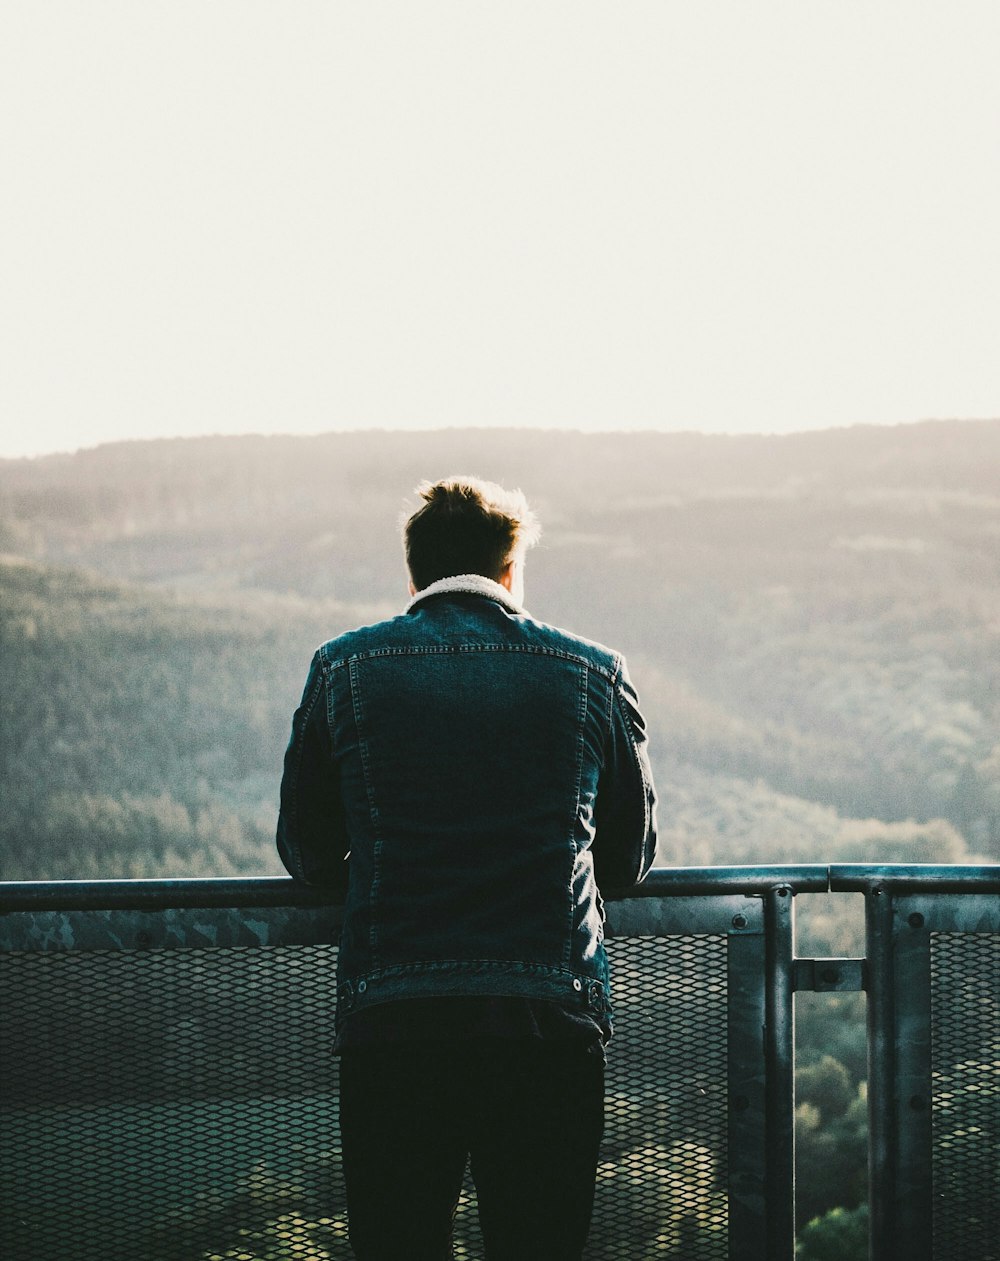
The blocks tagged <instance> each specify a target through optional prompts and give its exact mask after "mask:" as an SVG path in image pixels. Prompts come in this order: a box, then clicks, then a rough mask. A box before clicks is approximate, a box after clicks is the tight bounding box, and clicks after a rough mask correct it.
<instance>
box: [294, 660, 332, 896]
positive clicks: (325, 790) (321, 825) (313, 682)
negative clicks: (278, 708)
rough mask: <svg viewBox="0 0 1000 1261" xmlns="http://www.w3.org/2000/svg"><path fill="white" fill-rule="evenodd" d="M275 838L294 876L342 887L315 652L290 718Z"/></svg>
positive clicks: (327, 730) (322, 687)
mask: <svg viewBox="0 0 1000 1261" xmlns="http://www.w3.org/2000/svg"><path fill="white" fill-rule="evenodd" d="M277 841H278V854H279V855H280V857H281V861H282V862H283V863H284V864H285V867H286V868H287V870H288V872H289V873H290V874H291V875H292V876H293V877H294V878H295V879H296V880H301V881H302V882H303V883H305V884H315V885H324V886H326V887H329V888H332V889H334V890H337V891H340V892H344V891H346V889H347V858H348V844H349V842H348V838H347V827H346V820H345V816H344V806H343V801H342V799H341V796H340V784H339V780H338V775H337V768H336V765H335V763H334V760H333V741H332V739H331V737H330V725H329V722H328V720H327V686H326V679H325V676H324V674H323V666H322V661H321V659H320V655H319V653H318V652H317V653H316V655H315V656H314V657H313V660H312V665H311V666H310V668H309V677H308V678H307V679H306V686H305V691H304V692H303V693H302V701H301V703H300V704H299V707H298V709H297V710H296V711H295V714H294V716H293V718H292V736H291V739H290V740H289V742H288V749H287V750H286V752H285V767H284V773H283V775H282V777H281V807H280V811H279V814H278V836H277Z"/></svg>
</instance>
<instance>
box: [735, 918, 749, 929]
mask: <svg viewBox="0 0 1000 1261" xmlns="http://www.w3.org/2000/svg"><path fill="white" fill-rule="evenodd" d="M746 926H747V917H746V916H745V915H734V916H733V927H734V928H746Z"/></svg>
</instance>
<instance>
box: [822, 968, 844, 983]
mask: <svg viewBox="0 0 1000 1261" xmlns="http://www.w3.org/2000/svg"><path fill="white" fill-rule="evenodd" d="M819 975H820V979H821V980H822V981H825V982H826V984H827V985H836V984H837V982H838V981H839V980H840V973H839V972H838V971H837V969H836V968H824V969H823V971H822V972H821V973H820V974H819Z"/></svg>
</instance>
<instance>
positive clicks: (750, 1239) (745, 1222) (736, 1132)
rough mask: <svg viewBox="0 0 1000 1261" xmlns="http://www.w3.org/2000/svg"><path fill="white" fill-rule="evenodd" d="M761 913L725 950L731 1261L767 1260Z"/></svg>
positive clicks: (741, 924) (732, 936) (740, 926)
mask: <svg viewBox="0 0 1000 1261" xmlns="http://www.w3.org/2000/svg"><path fill="white" fill-rule="evenodd" d="M763 910H764V908H763V906H761V908H760V911H761V913H760V916H759V920H760V923H759V924H758V925H755V926H753V928H752V929H751V925H750V924H748V923H747V919H748V917H746V916H739V915H738V916H737V917H736V918H737V921H738V924H737V925H736V927H738V929H739V931H737V932H733V933H730V934H729V941H728V950H727V954H728V964H727V985H726V993H727V1021H726V1023H727V1026H728V1048H727V1050H728V1054H727V1060H728V1064H729V1153H728V1155H729V1159H728V1162H727V1164H728V1172H729V1258H730V1261H768V1253H767V1221H768V1213H769V1208H770V1205H769V1203H768V1199H767V1186H766V1181H767V1169H768V1160H767V1111H766V1108H767V1099H766V1093H767V1071H766V1068H767V1066H766V1063H765V1060H764V1042H763V1037H762V1030H763V1029H764V1028H765V1026H766V1024H767V1009H766V1002H765V990H766V981H765V978H766V975H767V971H766V968H765V965H764V924H763V921H764V913H763ZM744 926H745V927H744Z"/></svg>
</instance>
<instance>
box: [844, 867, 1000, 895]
mask: <svg viewBox="0 0 1000 1261" xmlns="http://www.w3.org/2000/svg"><path fill="white" fill-rule="evenodd" d="M877 885H882V886H884V887H886V888H889V889H891V890H892V891H893V892H894V893H905V892H912V893H963V892H964V893H997V892H1000V866H992V865H991V866H985V865H977V864H974V863H968V864H964V865H957V864H953V865H948V864H945V863H837V864H834V865H833V866H832V867H831V868H830V891H831V892H832V893H866V892H868V891H869V890H871V889H873V888H874V887H875V886H877Z"/></svg>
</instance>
